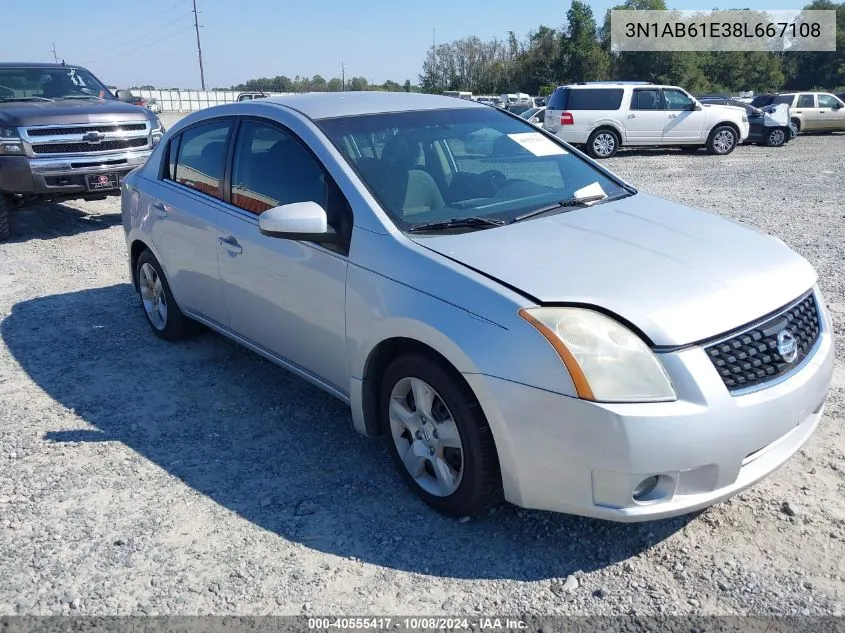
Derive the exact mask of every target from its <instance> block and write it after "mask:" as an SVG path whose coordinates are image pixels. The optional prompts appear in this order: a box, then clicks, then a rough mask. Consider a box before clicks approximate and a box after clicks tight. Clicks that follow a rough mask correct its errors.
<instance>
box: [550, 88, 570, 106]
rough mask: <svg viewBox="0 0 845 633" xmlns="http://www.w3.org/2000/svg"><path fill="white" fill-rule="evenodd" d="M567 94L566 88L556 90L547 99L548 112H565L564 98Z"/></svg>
mask: <svg viewBox="0 0 845 633" xmlns="http://www.w3.org/2000/svg"><path fill="white" fill-rule="evenodd" d="M568 92H569V90H568V89H566V88H557V89H556V90H555V91H554V92H553V93H552V96H551V97H549V103H548V104H547V107H548V108H549V110H566V97H567V93H568Z"/></svg>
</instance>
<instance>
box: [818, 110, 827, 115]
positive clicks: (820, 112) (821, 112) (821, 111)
mask: <svg viewBox="0 0 845 633" xmlns="http://www.w3.org/2000/svg"><path fill="white" fill-rule="evenodd" d="M825 112H827V110H819V114H824V113H825Z"/></svg>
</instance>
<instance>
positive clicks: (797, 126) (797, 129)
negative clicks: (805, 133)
mask: <svg viewBox="0 0 845 633" xmlns="http://www.w3.org/2000/svg"><path fill="white" fill-rule="evenodd" d="M789 122H790V123H792V125H794V126H795V133H796V134H801V120H800V119H790V120H789Z"/></svg>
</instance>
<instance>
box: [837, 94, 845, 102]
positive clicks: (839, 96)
mask: <svg viewBox="0 0 845 633" xmlns="http://www.w3.org/2000/svg"><path fill="white" fill-rule="evenodd" d="M836 98H837V99H839V100H840V101H841V102H842V103H845V92H837V93H836Z"/></svg>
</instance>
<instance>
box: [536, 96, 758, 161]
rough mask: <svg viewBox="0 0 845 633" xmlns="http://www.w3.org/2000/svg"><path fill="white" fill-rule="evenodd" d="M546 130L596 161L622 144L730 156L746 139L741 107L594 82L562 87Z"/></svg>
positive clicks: (551, 101) (548, 111)
mask: <svg viewBox="0 0 845 633" xmlns="http://www.w3.org/2000/svg"><path fill="white" fill-rule="evenodd" d="M543 127H544V128H545V129H546V130H548V131H549V132H551V133H552V134H555V135H556V136H557V137H558V138H560V139H562V140H564V141H566V142H568V143H572V144H573V145H585V146H586V152H587V153H588V154H589V155H590V156H592V157H593V158H609V157H611V156H613V155H614V154H616V152H617V150H618V149H619V148H620V147H622V146H623V145H678V146H689V147H700V146H704V147H706V148H707V151H709V152H710V153H711V154H720V155H726V154H730V153H731V152H732V151H733V150H734V148H735V147H736V146H737V145H739V144H740V143H742V142H743V141H744V140H745V139H746V138H748V132H749V125H748V116H747V115H746V113H745V110H744V109H742V108H737V107H732V106H720V105H703V104H702V103H700V102H699V101H698V100H697V99H695V98H694V97H692V96H691V95H690V94H689V93H688V92H687V91H685V90H683V89H681V88H678V87H677V86H660V85H655V84H651V83H648V82H616V83H614V82H595V83H580V84H573V85H569V86H560V87H558V88H557V89H556V90H555V91H554V92H553V93H552V96H551V97H549V101H548V103H547V104H546V115H545V117H544V120H543Z"/></svg>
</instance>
